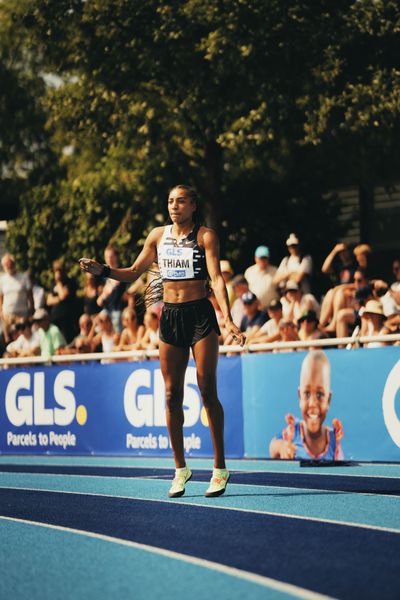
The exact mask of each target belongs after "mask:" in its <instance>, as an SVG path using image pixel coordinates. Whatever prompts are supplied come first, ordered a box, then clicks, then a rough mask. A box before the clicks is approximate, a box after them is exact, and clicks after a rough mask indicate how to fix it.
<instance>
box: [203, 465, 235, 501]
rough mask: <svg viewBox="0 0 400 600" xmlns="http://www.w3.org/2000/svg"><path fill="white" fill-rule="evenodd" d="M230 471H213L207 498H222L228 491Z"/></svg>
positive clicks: (206, 494)
mask: <svg viewBox="0 0 400 600" xmlns="http://www.w3.org/2000/svg"><path fill="white" fill-rule="evenodd" d="M229 477H230V475H229V471H228V469H213V474H212V477H211V481H210V485H209V487H208V489H207V491H206V493H205V496H207V498H215V497H216V496H222V494H223V493H224V492H225V490H226V484H227V483H228V481H229Z"/></svg>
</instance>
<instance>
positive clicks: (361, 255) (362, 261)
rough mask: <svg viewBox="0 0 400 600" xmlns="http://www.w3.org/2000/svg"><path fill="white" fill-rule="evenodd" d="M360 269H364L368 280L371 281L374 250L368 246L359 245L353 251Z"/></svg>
mask: <svg viewBox="0 0 400 600" xmlns="http://www.w3.org/2000/svg"><path fill="white" fill-rule="evenodd" d="M353 254H354V257H355V259H356V262H357V266H358V268H359V269H362V270H363V272H364V273H365V275H366V277H367V278H368V279H371V276H372V274H371V256H372V249H371V246H369V245H368V244H358V246H356V247H355V248H354V250H353Z"/></svg>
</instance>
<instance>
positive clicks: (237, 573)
mask: <svg viewBox="0 0 400 600" xmlns="http://www.w3.org/2000/svg"><path fill="white" fill-rule="evenodd" d="M0 519H2V520H5V521H12V522H16V523H24V524H27V525H35V526H37V527H45V528H48V529H55V530H57V531H65V532H68V533H74V534H77V535H81V536H84V537H89V538H94V539H99V540H102V541H104V542H111V543H113V544H118V545H121V546H127V547H129V548H135V549H137V550H142V551H144V552H149V553H152V554H158V555H161V556H165V557H167V558H172V559H175V560H180V561H182V562H186V563H189V564H192V565H195V566H198V567H203V568H206V569H211V570H213V571H218V572H220V573H224V574H225V575H230V576H232V577H237V578H239V579H244V580H247V581H250V582H251V583H257V584H259V585H262V586H264V587H267V588H272V589H274V590H277V591H279V592H283V593H287V594H292V595H293V596H296V597H297V598H304V599H305V600H324V599H331V596H325V595H323V594H319V593H317V592H313V591H311V590H307V589H305V588H301V587H298V586H296V585H293V584H290V583H285V582H284V581H279V580H278V579H272V578H270V577H264V576H263V575H257V574H256V573H251V572H250V571H244V570H241V569H237V568H235V567H229V566H227V565H223V564H221V563H215V562H212V561H209V560H206V559H204V558H197V557H195V556H190V555H189V554H181V553H180V552H174V551H172V550H166V549H164V548H158V547H157V546H149V545H148V544H140V543H139V542H133V541H130V540H124V539H121V538H116V537H112V536H108V535H102V534H100V533H93V532H91V531H85V530H83V529H73V528H71V527H62V526H61V525H51V524H48V523H42V522H40V521H29V520H27V519H18V518H15V517H4V516H1V515H0Z"/></svg>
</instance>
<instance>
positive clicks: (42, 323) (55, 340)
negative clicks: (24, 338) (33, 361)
mask: <svg viewBox="0 0 400 600" xmlns="http://www.w3.org/2000/svg"><path fill="white" fill-rule="evenodd" d="M33 321H34V323H35V324H36V326H37V331H38V333H39V344H40V354H41V355H42V356H47V357H50V356H53V354H55V353H56V351H57V350H58V349H59V348H62V347H64V346H66V345H67V342H66V341H65V338H64V336H63V334H62V333H61V330H60V329H59V328H58V327H57V325H54V323H52V322H51V320H50V315H49V313H48V312H47V310H46V309H45V308H38V309H37V310H35V312H34V314H33Z"/></svg>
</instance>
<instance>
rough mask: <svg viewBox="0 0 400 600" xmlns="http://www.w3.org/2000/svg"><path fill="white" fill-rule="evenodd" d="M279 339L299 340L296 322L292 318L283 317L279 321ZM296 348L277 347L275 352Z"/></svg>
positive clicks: (285, 340) (290, 350)
mask: <svg viewBox="0 0 400 600" xmlns="http://www.w3.org/2000/svg"><path fill="white" fill-rule="evenodd" d="M279 337H280V339H279V341H280V342H297V341H298V340H299V336H298V334H297V327H296V324H295V323H294V322H293V321H291V320H290V319H285V318H282V319H281V320H280V321H279ZM295 351H296V348H279V347H278V348H275V350H274V352H295Z"/></svg>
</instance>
